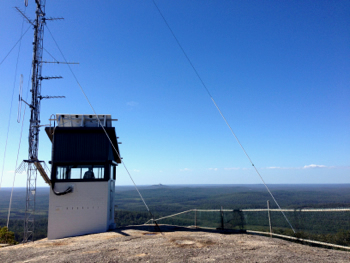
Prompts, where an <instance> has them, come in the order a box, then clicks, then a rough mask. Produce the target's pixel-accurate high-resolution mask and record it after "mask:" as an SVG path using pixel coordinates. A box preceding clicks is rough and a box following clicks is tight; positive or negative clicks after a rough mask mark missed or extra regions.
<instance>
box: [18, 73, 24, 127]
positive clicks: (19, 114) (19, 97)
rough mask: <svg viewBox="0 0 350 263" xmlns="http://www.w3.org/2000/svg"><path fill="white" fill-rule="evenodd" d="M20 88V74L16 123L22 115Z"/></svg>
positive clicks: (21, 85) (21, 82)
mask: <svg viewBox="0 0 350 263" xmlns="http://www.w3.org/2000/svg"><path fill="white" fill-rule="evenodd" d="M22 87H23V74H21V80H20V83H19V95H18V111H17V122H18V123H20V122H21V115H22Z"/></svg>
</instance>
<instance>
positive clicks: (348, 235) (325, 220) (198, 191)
mask: <svg viewBox="0 0 350 263" xmlns="http://www.w3.org/2000/svg"><path fill="white" fill-rule="evenodd" d="M139 189H140V192H141V194H142V195H143V197H144V199H145V201H146V202H147V204H148V206H149V208H150V210H151V211H152V213H153V214H154V216H155V218H158V217H161V216H165V215H170V214H174V213H178V212H182V211H185V210H189V209H220V207H223V208H224V209H231V210H232V212H230V213H225V215H224V221H225V222H224V224H225V227H227V228H233V229H250V230H261V231H268V220H267V215H266V213H256V214H254V213H246V214H242V213H240V212H239V209H248V208H266V203H267V200H270V208H277V206H276V205H275V204H274V203H273V201H272V198H271V196H270V195H269V194H268V192H267V191H266V189H265V187H264V186H263V185H179V186H164V185H155V186H141V187H140V188H139ZM270 189H271V191H272V192H273V194H274V196H275V198H276V199H277V201H278V202H279V204H280V206H281V207H282V208H293V209H300V208H345V207H347V208H349V207H350V185H271V186H270ZM10 192H11V189H9V188H2V189H1V190H0V227H3V226H6V221H7V214H8V206H9V199H10ZM115 203H116V205H117V207H116V210H115V217H116V219H115V221H116V224H117V226H118V227H121V226H126V225H135V224H143V223H145V222H146V221H147V220H149V219H150V215H149V213H148V212H147V210H146V208H145V207H144V205H143V203H142V201H141V200H140V198H139V196H138V193H137V192H136V191H135V189H134V188H133V187H131V186H124V187H123V186H118V187H116V194H115ZM48 206H49V188H37V195H36V221H35V239H36V240H38V239H41V238H45V237H46V235H47V217H48ZM24 212H25V188H15V189H14V194H13V200H12V210H11V218H10V224H9V230H10V231H12V232H14V234H15V239H16V241H17V242H21V241H22V239H23V220H24ZM289 214H290V213H289ZM288 216H289V217H290V220H291V223H292V225H293V226H294V227H295V228H296V230H297V234H294V233H293V232H291V230H290V229H289V227H288V225H286V223H285V222H284V221H285V220H284V218H283V217H282V215H280V214H276V213H275V214H273V215H272V222H273V227H274V228H273V230H274V232H276V233H284V234H290V235H294V236H299V237H304V238H312V239H315V240H321V241H326V242H332V243H337V244H344V245H350V232H349V231H350V212H340V213H334V212H332V213H328V214H327V213H322V214H317V215H316V214H314V213H313V215H306V213H304V214H301V213H300V212H299V213H297V212H295V213H293V214H292V215H288ZM307 216H309V217H307ZM196 218H197V222H196V224H197V225H198V226H207V227H208V226H210V227H213V228H220V227H221V224H222V220H221V219H222V218H221V217H220V213H216V214H208V213H198V214H196ZM160 223H161V224H177V225H193V224H195V222H194V214H193V213H192V214H185V215H183V216H179V217H174V218H171V219H168V220H165V221H160Z"/></svg>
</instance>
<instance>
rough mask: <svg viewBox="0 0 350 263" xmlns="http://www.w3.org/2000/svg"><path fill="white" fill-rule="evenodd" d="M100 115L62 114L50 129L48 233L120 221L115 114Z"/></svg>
mask: <svg viewBox="0 0 350 263" xmlns="http://www.w3.org/2000/svg"><path fill="white" fill-rule="evenodd" d="M98 118H99V120H98V119H97V117H96V116H95V115H75V114H57V115H56V120H57V122H58V123H57V126H55V127H47V128H46V129H45V131H46V133H47V135H48V136H49V138H50V140H51V142H52V159H51V189H50V201H49V222H48V239H56V238H64V237H69V236H77V235H84V234H91V233H98V232H105V231H107V230H109V229H113V228H114V227H115V223H114V193H115V179H116V166H117V165H118V163H121V159H120V154H119V148H118V141H117V138H118V137H117V136H116V132H115V128H114V127H112V121H113V119H112V118H111V115H98ZM101 126H103V127H101ZM107 135H108V136H107Z"/></svg>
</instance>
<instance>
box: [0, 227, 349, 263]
mask: <svg viewBox="0 0 350 263" xmlns="http://www.w3.org/2000/svg"><path fill="white" fill-rule="evenodd" d="M161 228H162V230H163V231H168V232H163V233H156V232H154V229H153V228H152V229H151V228H145V227H137V226H135V227H129V228H125V229H119V230H116V231H113V232H106V233H100V234H94V235H86V236H79V237H71V238H64V239H59V240H47V239H42V240H39V241H36V242H31V243H27V244H20V245H16V246H10V247H3V248H0V262H350V252H346V251H339V250H332V249H325V248H319V247H311V246H307V245H302V244H298V243H293V242H289V241H285V240H281V239H276V238H269V237H264V236H256V235H249V234H221V233H218V232H215V231H206V230H191V229H185V228H176V229H175V228H171V227H166V226H162V227H161Z"/></svg>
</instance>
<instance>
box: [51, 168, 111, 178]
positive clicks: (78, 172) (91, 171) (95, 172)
mask: <svg viewBox="0 0 350 263" xmlns="http://www.w3.org/2000/svg"><path fill="white" fill-rule="evenodd" d="M104 177H105V167H104V165H58V166H57V170H56V179H57V180H93V179H97V180H98V179H104Z"/></svg>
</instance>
